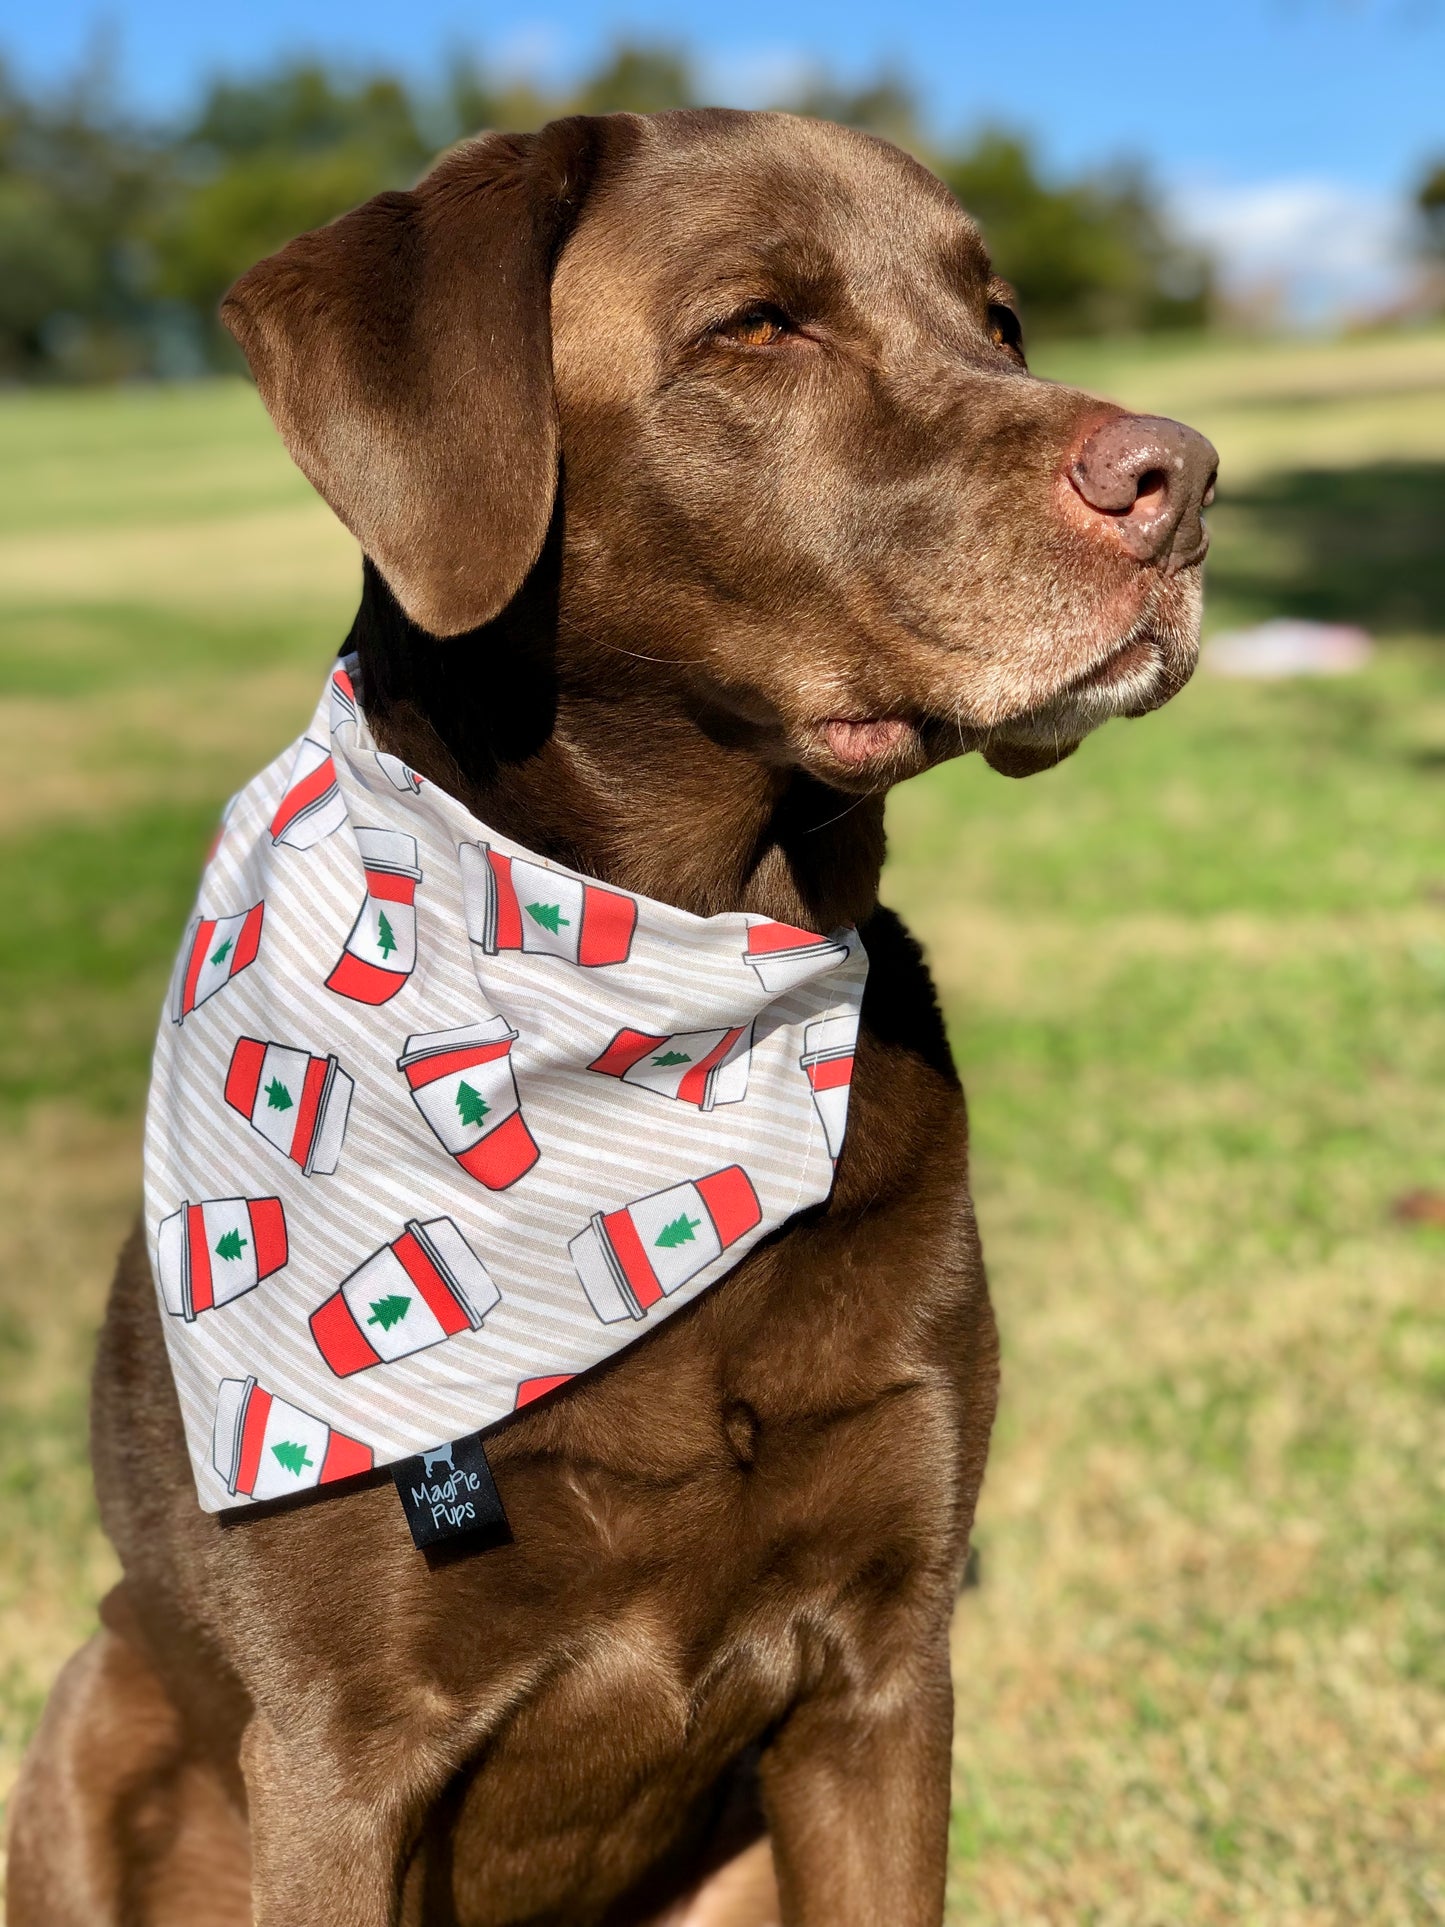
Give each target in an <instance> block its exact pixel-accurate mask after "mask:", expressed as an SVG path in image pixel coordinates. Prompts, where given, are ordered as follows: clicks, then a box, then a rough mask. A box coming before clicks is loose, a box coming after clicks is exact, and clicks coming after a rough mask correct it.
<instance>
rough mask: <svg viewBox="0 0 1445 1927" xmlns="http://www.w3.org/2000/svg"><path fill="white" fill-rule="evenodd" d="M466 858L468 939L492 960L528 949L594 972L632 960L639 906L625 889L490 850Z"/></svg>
mask: <svg viewBox="0 0 1445 1927" xmlns="http://www.w3.org/2000/svg"><path fill="white" fill-rule="evenodd" d="M458 855H459V860H460V863H461V872H462V893H463V896H464V897H465V899H466V909H467V935H468V936H469V937H470V938H471V940H472V942H473V943H474V944H476V945H477V946H478V948H479V949H480V950H482V951H483V952H485V954H486V955H487V956H489V957H495V956H496V955H497V953H498V952H499V951H502V950H520V951H522V952H524V953H525V954H526V955H528V956H539V957H563V958H565V959H566V960H567V962H568V963H574V964H581V965H582V966H583V967H584V968H587V969H593V968H596V967H599V966H601V965H604V964H620V963H625V962H626V961H627V958H628V956H629V954H630V953H631V950H632V933H633V931H634V930H635V929H636V928H637V905H636V903H635V902H634V900H633V899H632V898H631V897H629V896H624V895H623V894H622V892H621V891H620V890H607V889H604V888H603V886H602V885H601V884H600V883H584V882H583V881H582V879H581V878H580V877H574V876H567V875H566V874H564V873H563V872H562V871H560V870H549V869H548V868H547V867H546V866H545V865H544V864H541V863H528V862H527V861H526V860H525V859H524V858H523V857H512V856H503V855H502V854H501V852H500V851H499V850H494V849H492V848H491V847H490V845H489V844H486V843H463V844H462V845H461V848H460V850H459V852H458Z"/></svg>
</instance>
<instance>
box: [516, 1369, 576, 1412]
mask: <svg viewBox="0 0 1445 1927" xmlns="http://www.w3.org/2000/svg"><path fill="white" fill-rule="evenodd" d="M576 1376H577V1374H576V1373H575V1372H551V1373H548V1374H547V1375H545V1376H544V1377H541V1378H524V1379H522V1380H521V1382H520V1383H519V1384H518V1386H517V1399H516V1403H515V1404H514V1405H513V1407H512V1410H513V1411H514V1412H520V1411H521V1410H522V1409H523V1407H524V1406H527V1405H535V1404H536V1402H537V1400H538V1399H539V1398H545V1397H546V1396H547V1394H548V1393H549V1392H555V1391H556V1389H557V1387H558V1386H559V1385H568V1384H570V1383H571V1381H572V1380H573V1379H574V1378H575V1377H576Z"/></svg>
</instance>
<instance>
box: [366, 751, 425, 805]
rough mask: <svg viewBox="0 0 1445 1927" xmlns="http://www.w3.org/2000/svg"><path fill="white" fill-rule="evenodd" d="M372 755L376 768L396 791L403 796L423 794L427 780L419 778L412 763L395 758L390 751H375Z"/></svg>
mask: <svg viewBox="0 0 1445 1927" xmlns="http://www.w3.org/2000/svg"><path fill="white" fill-rule="evenodd" d="M372 755H373V756H374V757H375V758H376V767H377V768H378V769H379V770H380V771H381V773H382V775H383V776H384V777H385V778H386V780H387V782H388V783H390V785H391V787H392V788H393V789H394V790H400V791H401V793H402V795H403V796H419V795H420V794H421V786H422V783H423V782H424V781H425V780H426V779H425V778H424V777H421V776H418V775H417V773H416V771H415V770H414V769H413V768H412V766H411V764H410V763H404V762H403V761H402V760H401V758H400V757H399V756H393V755H392V753H391V751H390V750H389V749H377V750H373V751H372ZM368 787H370V785H368Z"/></svg>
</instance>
